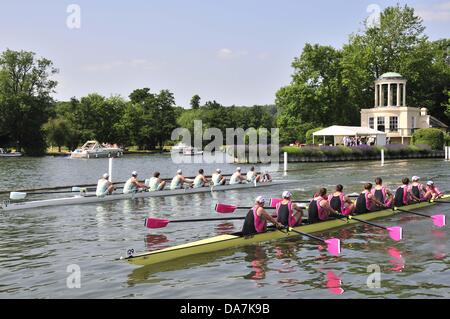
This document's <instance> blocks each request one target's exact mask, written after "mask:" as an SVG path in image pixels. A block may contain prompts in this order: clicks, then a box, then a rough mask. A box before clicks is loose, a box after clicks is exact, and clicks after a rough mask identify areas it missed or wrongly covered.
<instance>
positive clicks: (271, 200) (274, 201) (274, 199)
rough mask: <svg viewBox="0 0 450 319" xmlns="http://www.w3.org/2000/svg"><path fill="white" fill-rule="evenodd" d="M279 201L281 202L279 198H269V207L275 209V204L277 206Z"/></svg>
mask: <svg viewBox="0 0 450 319" xmlns="http://www.w3.org/2000/svg"><path fill="white" fill-rule="evenodd" d="M281 201H282V199H281V198H271V199H270V202H269V205H270V207H276V206H277V204H278V203H279V202H281Z"/></svg>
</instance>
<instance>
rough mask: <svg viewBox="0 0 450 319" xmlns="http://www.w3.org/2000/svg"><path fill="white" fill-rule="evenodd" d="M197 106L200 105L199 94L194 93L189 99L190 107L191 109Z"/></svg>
mask: <svg viewBox="0 0 450 319" xmlns="http://www.w3.org/2000/svg"><path fill="white" fill-rule="evenodd" d="M199 107H200V96H199V95H197V94H196V95H194V96H193V97H192V99H191V108H192V109H193V110H196V109H198V108H199Z"/></svg>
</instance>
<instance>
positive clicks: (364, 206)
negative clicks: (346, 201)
mask: <svg viewBox="0 0 450 319" xmlns="http://www.w3.org/2000/svg"><path fill="white" fill-rule="evenodd" d="M355 206H356V207H355V214H357V215H358V214H365V213H370V212H373V211H375V210H377V209H378V207H384V208H385V207H386V206H385V205H384V203H382V202H380V201H379V200H378V199H376V198H375V196H374V195H373V194H372V183H366V184H364V190H363V191H362V192H361V193H360V194H359V196H358V198H357V199H356V205H355ZM377 206H378V207H377Z"/></svg>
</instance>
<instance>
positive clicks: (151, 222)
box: [144, 216, 245, 228]
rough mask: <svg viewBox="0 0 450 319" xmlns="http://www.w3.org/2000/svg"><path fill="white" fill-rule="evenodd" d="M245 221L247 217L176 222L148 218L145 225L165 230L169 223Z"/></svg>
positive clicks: (181, 220)
mask: <svg viewBox="0 0 450 319" xmlns="http://www.w3.org/2000/svg"><path fill="white" fill-rule="evenodd" d="M239 219H245V216H239V217H226V218H196V219H176V220H167V219H160V218H150V217H149V218H146V219H145V222H144V225H145V227H147V228H164V227H166V226H167V224H169V223H190V222H209V221H215V220H239Z"/></svg>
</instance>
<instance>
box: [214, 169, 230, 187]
mask: <svg viewBox="0 0 450 319" xmlns="http://www.w3.org/2000/svg"><path fill="white" fill-rule="evenodd" d="M221 172H222V171H221V170H220V168H218V169H216V172H215V173H213V174H212V176H211V180H212V182H213V184H214V186H219V185H225V183H226V181H227V179H226V178H225V177H224V176H222V174H221Z"/></svg>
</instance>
